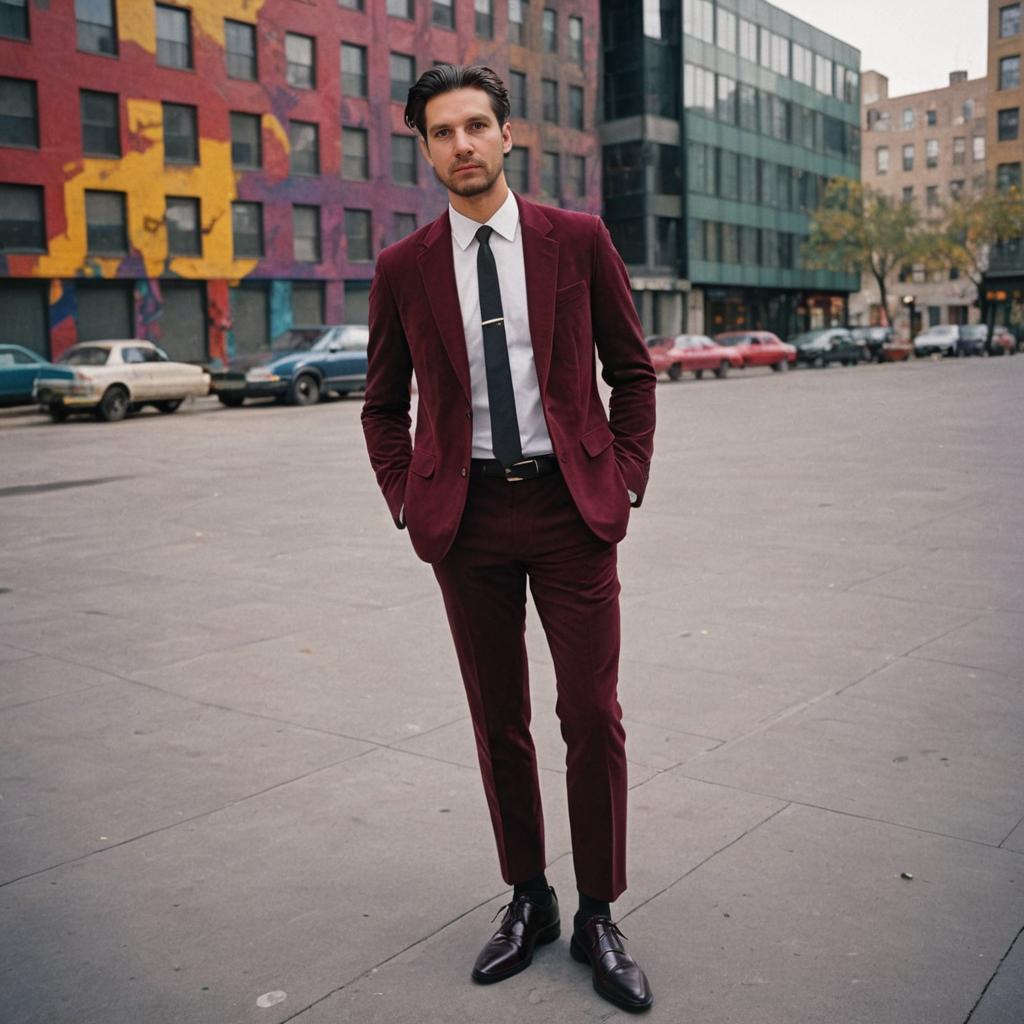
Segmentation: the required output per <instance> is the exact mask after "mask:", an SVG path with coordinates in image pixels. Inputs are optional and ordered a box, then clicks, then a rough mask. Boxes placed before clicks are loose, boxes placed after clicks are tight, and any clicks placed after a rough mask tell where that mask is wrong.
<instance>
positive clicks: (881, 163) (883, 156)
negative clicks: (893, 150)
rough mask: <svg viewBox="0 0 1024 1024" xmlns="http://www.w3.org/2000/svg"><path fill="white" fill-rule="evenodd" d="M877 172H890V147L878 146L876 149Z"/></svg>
mask: <svg viewBox="0 0 1024 1024" xmlns="http://www.w3.org/2000/svg"><path fill="white" fill-rule="evenodd" d="M875 173H876V174H888V173H889V147H888V146H878V147H877V148H876V149H875Z"/></svg>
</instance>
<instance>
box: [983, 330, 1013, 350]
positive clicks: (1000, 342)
mask: <svg viewBox="0 0 1024 1024" xmlns="http://www.w3.org/2000/svg"><path fill="white" fill-rule="evenodd" d="M1016 351H1017V339H1016V338H1015V337H1014V336H1013V335H1012V334H1011V333H1010V332H1009V331H1008V330H1007V329H1006V328H1005V327H993V328H992V343H991V345H990V346H989V349H988V353H989V355H992V356H1002V355H1007V356H1012V355H1013V354H1014V353H1015V352H1016Z"/></svg>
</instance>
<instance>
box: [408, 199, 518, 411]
mask: <svg viewBox="0 0 1024 1024" xmlns="http://www.w3.org/2000/svg"><path fill="white" fill-rule="evenodd" d="M422 245H423V247H422V248H421V249H420V251H419V254H418V256H417V263H418V265H419V271H420V277H421V278H422V279H423V290H424V291H425V292H426V293H427V301H428V302H429V303H430V309H431V312H432V313H433V314H434V323H435V324H436V325H437V331H438V334H440V335H441V341H442V342H443V343H444V347H445V349H446V350H447V352H448V358H449V359H450V360H451V364H452V367H453V368H454V370H455V376H456V377H457V378H458V380H459V383H460V384H461V385H462V390H463V391H464V392H465V393H466V398H467V400H472V396H471V394H470V386H469V354H468V352H467V351H466V332H465V331H464V330H463V328H462V308H461V307H460V306H459V292H458V288H457V287H456V284H455V259H454V257H453V256H452V229H451V224H450V222H449V220H448V211H447V210H445V212H444V213H443V214H441V216H440V217H438V218H437V220H435V221H434V224H433V226H432V227H431V229H430V231H429V232H428V233H427V235H426V237H425V239H424V240H423V243H422ZM531 330H532V327H531Z"/></svg>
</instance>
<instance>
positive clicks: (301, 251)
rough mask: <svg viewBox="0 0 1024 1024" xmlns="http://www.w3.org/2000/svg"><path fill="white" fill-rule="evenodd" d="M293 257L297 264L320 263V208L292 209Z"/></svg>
mask: <svg viewBox="0 0 1024 1024" xmlns="http://www.w3.org/2000/svg"><path fill="white" fill-rule="evenodd" d="M292 256H293V258H294V259H295V262H296V263H319V262H320V207H319V206H300V205H299V204H298V203H296V204H295V205H294V206H293V207H292Z"/></svg>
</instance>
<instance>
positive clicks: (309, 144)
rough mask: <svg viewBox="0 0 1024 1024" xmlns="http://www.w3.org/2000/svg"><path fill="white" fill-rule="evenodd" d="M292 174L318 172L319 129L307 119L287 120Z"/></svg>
mask: <svg viewBox="0 0 1024 1024" xmlns="http://www.w3.org/2000/svg"><path fill="white" fill-rule="evenodd" d="M288 143H289V145H290V146H291V172H292V174H319V173H320V129H319V128H318V127H317V125H315V124H311V123H310V122H308V121H289V122H288Z"/></svg>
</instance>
